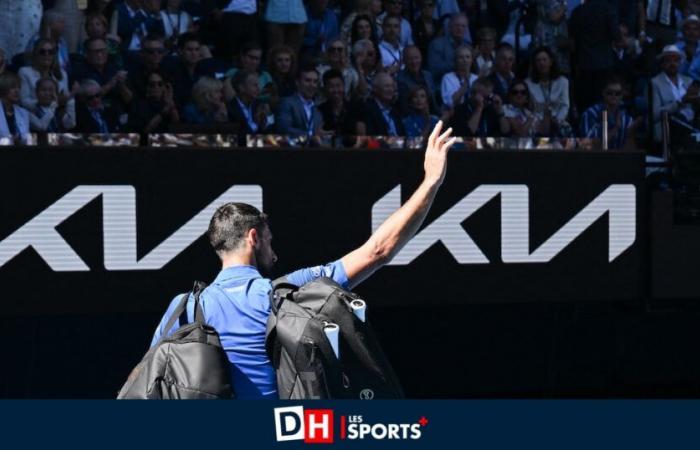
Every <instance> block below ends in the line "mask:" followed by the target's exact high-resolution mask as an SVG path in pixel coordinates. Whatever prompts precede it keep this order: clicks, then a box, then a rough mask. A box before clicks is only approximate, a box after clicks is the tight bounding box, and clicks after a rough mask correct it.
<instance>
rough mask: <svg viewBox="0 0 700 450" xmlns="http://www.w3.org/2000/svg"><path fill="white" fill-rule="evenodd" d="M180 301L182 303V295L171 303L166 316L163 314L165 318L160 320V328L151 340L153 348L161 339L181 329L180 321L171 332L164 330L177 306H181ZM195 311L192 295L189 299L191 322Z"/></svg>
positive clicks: (188, 308)
mask: <svg viewBox="0 0 700 450" xmlns="http://www.w3.org/2000/svg"><path fill="white" fill-rule="evenodd" d="M180 301H182V294H179V295H177V296H176V297H175V298H174V299H173V300H172V301H171V302H170V305H168V309H167V310H166V311H165V314H163V318H162V319H160V323H159V324H158V328H156V332H155V333H153V339H151V347H153V346H154V345H156V344H157V343H158V341H159V340H160V338H161V337H163V336H168V335H170V334H171V333H172V332H173V331H175V330H177V329H178V328H179V326H180V323H179V322H178V321H175V324H174V325H173V327H172V328H171V329H169V330H165V329H164V328H165V325H166V324H167V323H168V320H169V319H170V316H172V315H173V312H174V311H175V308H177V305H179V304H180ZM193 309H194V298H192V296H191V295H190V297H189V299H188V304H187V319H188V320H190V318H191V317H192V312H193Z"/></svg>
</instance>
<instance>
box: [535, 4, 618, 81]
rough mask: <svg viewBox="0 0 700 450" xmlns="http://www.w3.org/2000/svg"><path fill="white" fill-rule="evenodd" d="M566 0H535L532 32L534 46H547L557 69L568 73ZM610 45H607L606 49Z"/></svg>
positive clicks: (568, 48)
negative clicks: (535, 18)
mask: <svg viewBox="0 0 700 450" xmlns="http://www.w3.org/2000/svg"><path fill="white" fill-rule="evenodd" d="M566 9H567V0H537V22H536V25H535V32H534V33H533V45H534V46H535V47H547V48H548V49H549V50H550V51H551V52H552V55H553V56H554V59H556V61H557V66H558V67H559V70H561V71H562V72H563V73H567V74H568V73H570V72H571V70H570V67H569V54H570V52H571V50H570V46H569V30H568V27H567V23H566ZM609 48H610V46H609V45H608V49H609Z"/></svg>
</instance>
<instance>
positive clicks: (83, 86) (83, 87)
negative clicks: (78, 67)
mask: <svg viewBox="0 0 700 450" xmlns="http://www.w3.org/2000/svg"><path fill="white" fill-rule="evenodd" d="M91 87H96V88H97V89H101V86H100V83H98V82H97V81H95V80H93V79H92V78H85V79H84V80H82V81H81V82H80V91H78V95H80V96H81V97H84V96H85V95H87V91H88V89H89V88H91Z"/></svg>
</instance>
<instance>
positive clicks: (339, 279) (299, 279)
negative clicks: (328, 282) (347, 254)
mask: <svg viewBox="0 0 700 450" xmlns="http://www.w3.org/2000/svg"><path fill="white" fill-rule="evenodd" d="M321 277H328V278H331V279H332V280H333V281H335V282H336V283H338V284H339V285H341V286H342V287H343V288H345V289H347V288H348V284H349V281H348V275H347V274H346V273H345V267H343V262H342V261H341V260H337V261H335V262H332V263H330V264H326V265H325V266H315V267H308V268H306V269H299V270H296V271H294V272H292V273H290V274H288V275H287V280H288V281H289V282H290V283H292V284H296V285H297V286H303V285H305V284H306V283H308V282H310V281H313V280H315V279H316V278H321Z"/></svg>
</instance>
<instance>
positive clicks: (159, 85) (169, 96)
mask: <svg viewBox="0 0 700 450" xmlns="http://www.w3.org/2000/svg"><path fill="white" fill-rule="evenodd" d="M129 121H130V122H131V129H132V130H134V131H137V132H142V133H143V134H149V133H166V132H168V130H169V128H170V125H171V124H175V123H179V122H180V114H179V113H178V111H177V106H175V99H174V97H173V86H172V85H171V84H170V83H166V81H165V78H164V77H163V75H162V74H161V73H159V72H152V73H150V74H149V75H148V83H147V84H146V98H144V99H139V100H137V101H136V102H134V103H133V105H132V109H131V114H129Z"/></svg>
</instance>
